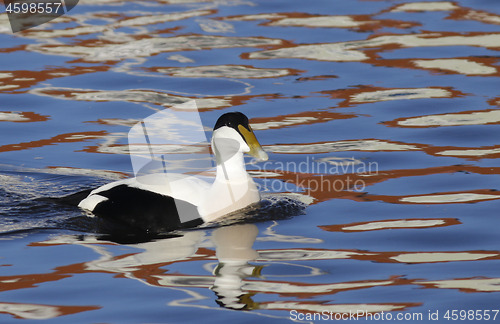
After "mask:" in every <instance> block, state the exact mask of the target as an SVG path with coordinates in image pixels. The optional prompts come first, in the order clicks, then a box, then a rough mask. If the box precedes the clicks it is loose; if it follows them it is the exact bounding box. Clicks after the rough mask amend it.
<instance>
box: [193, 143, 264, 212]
mask: <svg viewBox="0 0 500 324" xmlns="http://www.w3.org/2000/svg"><path fill="white" fill-rule="evenodd" d="M238 136H239V135H238ZM225 140H227V138H224V139H223V140H222V141H219V142H217V139H213V140H212V148H213V150H214V153H215V156H216V160H217V175H216V177H215V181H214V183H213V185H212V186H211V187H210V189H209V190H208V191H207V194H206V195H205V197H204V199H203V201H202V203H201V204H200V205H199V206H198V211H199V213H200V215H201V216H202V218H203V220H204V221H206V222H208V221H212V220H214V219H216V218H218V217H220V216H223V215H226V214H229V213H231V212H233V211H236V210H238V209H242V208H244V207H246V206H248V205H250V204H253V203H256V202H258V201H259V200H260V195H259V191H258V189H257V186H256V185H255V183H254V182H253V180H252V178H251V177H250V175H249V174H248V173H247V171H246V167H245V160H244V158H243V154H244V152H243V150H242V148H241V147H242V146H243V145H239V144H238V145H232V144H237V142H236V141H235V140H234V139H229V142H228V141H225ZM217 143H219V145H217ZM214 144H215V145H214ZM243 144H244V145H245V146H246V144H245V143H243ZM247 147H248V146H247Z"/></svg>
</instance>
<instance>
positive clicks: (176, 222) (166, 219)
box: [89, 184, 203, 233]
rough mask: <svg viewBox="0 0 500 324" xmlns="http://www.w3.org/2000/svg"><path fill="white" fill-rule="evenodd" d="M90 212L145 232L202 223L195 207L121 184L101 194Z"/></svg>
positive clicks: (163, 230)
mask: <svg viewBox="0 0 500 324" xmlns="http://www.w3.org/2000/svg"><path fill="white" fill-rule="evenodd" d="M96 196H98V197H102V199H101V200H100V201H99V202H98V203H97V204H96V205H95V206H94V208H93V210H92V213H93V214H94V215H97V216H99V217H103V218H106V219H110V220H113V221H116V222H119V223H121V224H125V225H127V226H130V227H132V228H134V229H138V230H141V231H144V232H148V233H160V232H167V231H172V230H176V229H180V228H188V227H194V226H197V225H200V224H202V223H203V220H202V219H201V217H200V215H199V213H198V209H197V206H196V205H193V204H191V203H189V202H187V201H184V200H177V199H174V198H173V197H170V196H165V195H162V194H159V193H156V192H153V191H147V190H143V189H140V188H134V187H131V186H127V185H125V184H120V185H117V186H114V187H112V188H111V189H109V190H105V191H101V192H99V193H98V194H95V195H91V196H90V197H89V199H92V197H96Z"/></svg>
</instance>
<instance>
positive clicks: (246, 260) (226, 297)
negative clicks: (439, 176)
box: [0, 220, 500, 313]
mask: <svg viewBox="0 0 500 324" xmlns="http://www.w3.org/2000/svg"><path fill="white" fill-rule="evenodd" d="M446 222H448V223H449V224H447V225H453V223H454V222H455V223H456V221H453V220H446ZM351 225H353V226H357V225H356V224H351ZM365 225H366V224H365ZM441 226H446V225H441ZM392 228H393V230H398V229H399V228H406V227H392ZM265 233H268V231H266V232H264V233H263V234H261V235H262V236H259V235H258V234H259V232H258V229H257V227H256V226H255V225H253V224H244V225H232V226H226V227H219V228H216V229H214V230H211V231H210V232H207V231H200V230H199V231H189V232H183V233H180V235H181V236H179V237H174V238H165V239H158V240H155V241H150V242H146V243H138V244H133V245H131V246H130V247H133V249H134V250H132V251H131V250H130V249H123V248H122V249H116V248H113V247H114V246H115V245H117V244H116V243H113V242H111V241H106V240H103V239H102V238H99V237H93V236H84V237H82V236H73V235H62V236H55V237H50V238H49V239H48V240H46V241H42V242H33V243H31V244H29V246H28V247H29V248H33V247H36V248H37V249H40V248H41V249H49V250H50V248H51V247H53V246H61V245H74V246H82V247H86V248H89V249H91V250H92V251H93V252H94V253H95V254H96V255H95V258H94V259H93V260H91V261H85V262H81V263H73V264H68V265H62V266H58V267H56V268H54V269H53V270H52V271H51V272H48V273H47V272H44V273H40V274H38V273H34V274H25V275H10V276H2V277H0V288H1V290H3V291H9V290H19V289H40V288H39V287H43V285H42V283H48V282H54V281H64V280H66V279H68V278H71V277H74V276H79V275H81V274H92V273H107V274H113V275H114V277H115V278H123V279H133V280H139V281H140V282H143V283H144V284H147V285H151V286H156V287H164V288H175V289H179V288H182V289H188V290H190V289H193V288H198V289H199V288H203V289H207V290H208V289H209V290H211V291H212V293H215V294H216V296H217V299H216V301H217V303H218V304H219V305H220V306H222V307H226V308H230V309H239V310H242V309H245V310H255V311H258V310H259V309H274V310H292V309H296V310H299V311H300V310H302V311H316V310H318V309H321V310H328V311H331V312H332V313H336V312H341V310H342V312H343V311H345V310H346V309H347V311H348V310H349V309H351V310H359V309H364V310H368V311H372V312H374V313H375V312H381V311H396V310H403V309H407V308H411V307H416V306H419V305H421V304H422V303H419V302H417V303H414V302H413V303H407V302H401V301H398V302H394V303H359V304H357V303H356V304H343V303H333V301H334V299H333V296H332V295H334V294H337V293H340V292H346V291H353V290H360V289H370V288H374V287H385V286H412V285H419V286H425V287H427V288H444V289H449V288H451V289H468V290H469V291H494V290H495V289H496V288H495V285H496V282H497V280H498V279H496V278H471V279H464V278H457V279H454V280H452V279H450V280H441V281H432V280H425V279H422V278H417V279H408V278H405V277H404V275H401V276H399V275H395V276H391V277H390V278H387V279H366V280H362V279H361V280H356V281H343V282H342V281H341V282H325V279H324V278H323V279H322V280H321V282H320V283H317V282H313V283H311V282H310V280H309V279H308V278H311V277H317V276H325V275H326V273H325V272H324V271H323V270H322V269H321V268H320V266H321V263H318V262H314V263H312V262H313V261H321V260H329V261H330V262H335V260H349V259H350V260H354V261H368V262H377V263H403V264H431V263H442V262H475V261H488V260H499V259H500V252H499V251H423V252H404V251H389V252H387V251H384V252H376V251H361V250H331V249H320V248H295V249H294V248H282V249H259V250H254V249H253V244H254V241H255V240H256V239H259V240H266V239H267V238H269V239H272V238H273V236H269V237H267V236H265V235H266V234H265ZM284 239H286V236H285V235H282V236H281V237H280V240H282V241H283V240H284ZM290 239H291V242H293V241H294V240H295V239H296V238H295V237H290ZM121 246H122V247H126V246H127V245H121ZM123 250H126V251H123ZM41 252H42V253H44V251H43V250H42V251H41ZM309 262H311V263H310V264H309ZM182 264H184V265H185V266H187V267H182V266H181V265H182ZM200 265H201V268H203V269H204V271H208V272H212V273H211V274H209V273H207V274H205V275H204V274H201V275H200V274H196V275H193V274H191V270H190V269H192V268H191V267H199V266H200ZM273 265H281V266H285V267H287V269H289V271H290V273H291V274H286V271H285V273H283V274H282V275H277V276H276V275H273V274H272V272H271V273H268V271H267V270H266V267H273ZM318 266H319V267H318ZM174 268H175V269H176V270H175V271H171V269H174ZM294 268H295V269H303V271H302V274H298V275H293V273H296V271H294V270H293V269H294ZM180 269H182V270H180ZM184 271H185V272H184ZM304 271H305V272H304ZM273 277H276V279H274V278H273ZM301 278H302V279H301ZM112 280H116V279H112ZM256 294H258V295H262V296H265V297H266V299H267V300H264V301H262V297H261V298H259V300H261V301H259V302H256V301H254V300H257V298H255V297H254V296H255V295H256ZM192 296H198V295H194V294H193V295H192ZM318 297H321V298H322V299H318ZM183 298H184V297H183ZM205 298H206V297H203V296H202V295H199V296H198V297H194V298H193V299H192V300H191V302H188V303H184V302H183V299H180V300H178V301H177V302H176V304H178V305H183V306H190V307H196V304H193V302H195V301H196V300H203V299H205ZM283 298H287V300H284V299H283ZM325 298H326V299H325ZM306 299H309V300H306ZM214 306H215V305H214ZM364 307H366V308H364ZM99 308H100V307H99V306H85V307H81V308H79V307H76V308H68V309H63V310H59V312H61V313H64V312H66V313H69V312H70V311H72V312H74V311H76V310H77V311H84V310H93V309H99ZM321 310H320V312H321Z"/></svg>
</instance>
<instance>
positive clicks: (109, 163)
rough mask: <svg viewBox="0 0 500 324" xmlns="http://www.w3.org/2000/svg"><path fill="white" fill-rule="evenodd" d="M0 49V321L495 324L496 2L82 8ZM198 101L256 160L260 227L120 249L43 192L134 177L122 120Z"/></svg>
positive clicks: (157, 3)
mask: <svg viewBox="0 0 500 324" xmlns="http://www.w3.org/2000/svg"><path fill="white" fill-rule="evenodd" d="M0 40H1V44H2V46H1V50H0V59H1V61H0V62H1V63H0V100H1V101H0V102H1V104H0V125H1V128H0V134H1V136H0V157H1V160H0V163H1V164H0V204H1V209H0V228H1V232H2V234H1V235H0V239H1V240H2V244H1V252H0V287H1V290H2V292H1V295H0V321H1V322H2V323H18V322H26V320H28V321H29V320H33V319H42V320H46V321H48V322H50V323H68V322H71V323H190V322H192V323H195V322H196V323H199V322H200V318H201V319H202V321H203V322H204V323H205V322H206V323H209V322H224V321H228V322H231V323H233V322H238V323H240V322H241V323H243V322H254V321H264V322H273V323H274V322H277V323H285V322H291V321H293V320H295V319H296V320H299V319H304V321H305V322H323V320H324V318H323V319H320V318H318V316H316V318H312V320H307V319H308V317H307V316H313V315H314V314H324V313H325V314H328V316H330V317H329V318H331V316H333V317H335V316H336V315H337V316H341V315H342V314H347V313H349V312H355V313H356V312H358V311H359V312H364V316H363V317H360V319H363V320H364V319H370V318H369V317H367V316H366V312H371V313H372V314H376V315H377V316H381V314H382V312H384V313H383V314H384V315H385V316H388V315H390V316H391V318H392V319H393V320H396V319H397V316H398V314H402V315H403V316H412V317H411V318H412V319H413V321H415V322H417V321H418V322H419V323H425V322H435V321H432V320H430V318H429V316H430V314H435V313H436V312H438V314H437V315H438V316H439V320H440V321H446V318H444V315H445V314H446V312H447V311H450V312H451V311H452V310H458V311H461V310H464V311H469V310H473V311H477V310H478V311H479V313H481V314H482V315H484V314H485V311H486V310H490V312H489V314H490V315H491V318H490V321H493V315H494V314H495V313H494V312H493V311H491V310H495V309H498V308H499V305H498V298H499V296H498V293H499V290H500V289H499V284H500V276H499V270H498V269H499V267H500V261H499V260H500V245H499V243H498V228H499V227H500V222H499V220H498V217H497V214H498V213H497V211H498V209H499V207H500V205H499V198H500V194H499V191H498V189H499V185H498V183H499V179H500V178H499V175H500V163H499V159H498V158H499V157H500V145H499V143H498V134H499V130H500V129H499V124H500V111H499V106H500V93H499V91H498V89H499V87H498V85H499V84H500V83H499V79H498V77H499V76H500V70H499V68H500V65H499V63H500V60H499V57H500V56H499V49H500V7H499V6H498V5H497V4H496V3H495V2H494V1H470V0H458V1H436V2H421V1H415V2H411V1H383V0H380V1H363V0H358V1H355V0H350V1H320V0H315V1H312V2H311V1H308V2H302V1H238V0H235V1H202V2H197V1H182V0H178V1H177V0H176V1H173V0H152V1H114V0H107V1H93V0H86V1H83V0H81V1H80V2H79V4H78V5H77V6H76V7H75V8H74V9H73V10H72V11H71V12H70V13H69V14H68V15H65V16H62V17H59V18H57V19H56V20H53V21H52V22H51V23H47V24H44V25H42V26H39V27H37V28H32V29H28V30H26V31H22V32H19V33H16V34H12V32H11V31H10V25H9V24H8V20H7V17H6V14H5V13H2V14H0ZM193 99H195V100H196V103H197V105H198V108H199V111H200V115H201V120H202V122H203V124H204V126H206V128H207V135H208V136H210V135H211V132H210V129H211V127H213V125H214V123H215V121H216V120H217V118H218V117H219V116H220V115H221V114H223V113H225V112H229V111H235V110H236V111H241V112H243V113H245V114H246V115H247V116H249V118H250V122H251V124H252V127H253V129H254V130H255V133H256V136H257V138H258V139H259V141H260V142H261V143H262V144H263V146H264V149H265V150H266V151H267V153H268V154H269V156H270V160H269V161H268V162H266V163H257V164H251V163H250V162H251V161H250V158H248V162H249V165H248V169H249V170H251V171H252V175H253V176H254V178H255V179H256V181H257V182H258V183H259V184H260V185H261V187H262V190H263V192H264V194H265V198H266V202H267V205H265V206H264V208H263V209H262V210H257V211H253V212H254V214H253V216H255V219H253V218H252V217H250V219H249V218H248V217H247V218H243V220H242V219H238V221H237V222H236V223H237V224H232V225H228V226H217V224H216V225H215V226H211V227H206V228H201V229H196V230H189V231H183V232H177V233H170V234H168V235H164V236H162V237H158V238H156V239H153V240H150V239H137V238H132V239H129V240H128V239H127V238H126V237H119V238H117V237H116V236H109V235H104V234H105V233H104V234H103V232H105V231H103V230H102V227H100V225H101V224H99V223H98V222H96V220H93V219H90V218H88V217H87V216H86V215H85V213H84V212H83V211H80V210H79V209H76V208H70V207H61V206H57V205H53V204H50V203H47V202H45V201H43V200H40V199H39V198H41V197H46V196H62V195H65V194H69V193H72V192H75V191H78V190H81V189H86V188H92V187H95V186H99V185H102V184H104V183H107V182H110V181H113V180H117V179H122V178H125V177H129V176H131V175H133V169H132V166H131V162H130V157H129V155H128V146H127V133H128V131H129V130H130V128H131V127H132V126H133V125H135V124H136V123H137V122H139V121H141V120H142V119H144V118H146V117H148V116H150V115H151V114H153V113H155V112H157V111H159V110H162V109H172V107H174V106H175V105H179V104H182V103H186V102H189V101H191V100H193ZM171 155H175V154H171ZM193 155H194V156H197V155H196V154H193ZM172 159H174V157H172ZM290 192H291V193H292V194H290ZM283 193H287V196H286V197H288V198H283V197H282V196H280V197H279V198H277V197H276V194H283ZM276 201H278V202H280V203H278V204H277V205H276V204H274V205H273V203H276ZM297 201H302V202H305V203H306V204H309V205H308V206H307V208H305V209H303V208H302V207H303V205H301V204H298V202H297ZM287 206H288V207H293V208H287ZM240 216H241V215H240ZM233 223H234V222H233ZM361 314H362V315H363V313H361ZM419 314H421V316H422V317H421V319H422V320H419V319H420V318H419V317H418V316H419ZM467 314H469V313H467ZM474 314H476V313H474ZM450 315H451V313H450ZM372 316H373V315H372ZM415 316H416V317H415ZM474 316H475V315H474ZM385 318H386V319H387V317H385ZM406 318H407V319H408V318H410V317H406ZM499 318H500V316H497V317H496V320H498V319H499ZM470 319H471V318H467V320H470ZM474 319H477V318H474Z"/></svg>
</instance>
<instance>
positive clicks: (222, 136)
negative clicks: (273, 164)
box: [212, 112, 268, 161]
mask: <svg viewBox="0 0 500 324" xmlns="http://www.w3.org/2000/svg"><path fill="white" fill-rule="evenodd" d="M212 147H213V148H214V151H215V155H216V156H217V155H219V156H220V155H224V156H226V157H229V156H232V155H233V154H235V153H236V152H243V153H248V154H249V155H251V156H253V157H255V158H257V159H259V160H262V161H266V160H267V159H268V156H267V153H266V152H264V150H263V149H262V146H261V145H260V143H259V141H258V140H257V138H256V137H255V135H254V133H253V131H252V128H251V127H250V124H249V123H248V117H247V116H245V115H244V114H242V113H240V112H230V113H226V114H224V115H222V116H220V117H219V119H218V120H217V122H216V123H215V127H214V133H213V136H212Z"/></svg>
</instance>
